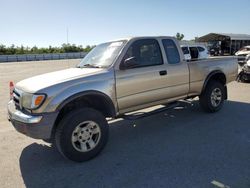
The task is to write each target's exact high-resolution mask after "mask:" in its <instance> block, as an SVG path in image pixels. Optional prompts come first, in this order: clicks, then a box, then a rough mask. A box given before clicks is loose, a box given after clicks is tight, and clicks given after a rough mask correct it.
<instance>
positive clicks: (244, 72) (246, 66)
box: [237, 55, 250, 82]
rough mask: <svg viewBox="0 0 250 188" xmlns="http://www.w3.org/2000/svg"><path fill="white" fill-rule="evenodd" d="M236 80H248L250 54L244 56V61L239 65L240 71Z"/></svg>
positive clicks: (249, 76) (249, 75)
mask: <svg viewBox="0 0 250 188" xmlns="http://www.w3.org/2000/svg"><path fill="white" fill-rule="evenodd" d="M237 81H238V82H246V81H250V55H247V57H246V63H245V64H244V65H243V66H242V67H241V71H240V73H239V74H238V77H237Z"/></svg>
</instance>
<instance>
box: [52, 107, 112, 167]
mask: <svg viewBox="0 0 250 188" xmlns="http://www.w3.org/2000/svg"><path fill="white" fill-rule="evenodd" d="M86 121H93V122H95V123H96V124H97V125H98V126H99V128H98V130H99V131H100V135H99V136H100V138H99V141H98V143H96V146H95V147H94V148H93V149H91V150H90V151H85V152H82V151H78V150H77V149H76V148H75V147H76V145H74V144H73V143H72V136H73V131H75V129H76V127H77V126H79V124H81V123H82V122H86ZM108 135H109V126H108V123H107V121H106V119H105V117H104V116H103V115H102V114H101V113H100V112H99V111H96V110H94V109H92V108H82V109H76V110H74V111H72V112H70V113H68V114H67V115H66V116H65V117H64V118H63V119H62V120H61V121H60V123H59V125H58V127H57V130H56V133H55V143H56V147H57V149H58V151H59V152H60V153H61V154H62V155H63V156H64V157H65V158H67V159H70V160H72V161H75V162H83V161H87V160H90V159H92V158H93V157H95V156H96V155H97V154H99V153H100V152H101V151H102V149H103V148H104V146H105V145H106V143H107V141H108ZM77 137H78V136H77ZM76 142H78V141H76ZM79 143H80V142H79ZM79 145H81V144H79ZM87 146H88V147H90V145H87Z"/></svg>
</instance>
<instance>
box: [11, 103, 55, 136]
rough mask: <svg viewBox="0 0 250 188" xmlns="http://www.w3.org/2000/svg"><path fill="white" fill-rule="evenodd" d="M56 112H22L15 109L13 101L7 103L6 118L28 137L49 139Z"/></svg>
mask: <svg viewBox="0 0 250 188" xmlns="http://www.w3.org/2000/svg"><path fill="white" fill-rule="evenodd" d="M57 115H58V112H53V113H43V114H39V115H33V114H27V113H23V112H21V111H19V110H17V109H16V107H15V105H14V102H13V101H12V100H11V101H10V102H9V103H8V120H9V121H10V122H11V123H12V125H13V126H14V128H15V129H16V130H17V131H18V132H20V133H22V134H25V135H27V136H29V137H32V138H36V139H49V138H50V137H51V133H52V128H53V125H54V123H55V120H56V117H57Z"/></svg>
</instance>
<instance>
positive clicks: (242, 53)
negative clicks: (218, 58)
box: [235, 51, 250, 55]
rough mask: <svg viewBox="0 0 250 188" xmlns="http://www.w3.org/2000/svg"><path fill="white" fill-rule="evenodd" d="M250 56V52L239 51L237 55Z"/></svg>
mask: <svg viewBox="0 0 250 188" xmlns="http://www.w3.org/2000/svg"><path fill="white" fill-rule="evenodd" d="M248 54H250V51H238V52H236V53H235V55H248Z"/></svg>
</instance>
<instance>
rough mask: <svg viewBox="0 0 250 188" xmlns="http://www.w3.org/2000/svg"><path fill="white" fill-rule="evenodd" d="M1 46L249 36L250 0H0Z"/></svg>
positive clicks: (84, 44) (40, 45)
mask: <svg viewBox="0 0 250 188" xmlns="http://www.w3.org/2000/svg"><path fill="white" fill-rule="evenodd" d="M0 18H1V22H0V44H4V45H11V44H15V45H21V44H22V45H24V46H30V47H31V46H34V45H36V46H39V47H47V46H49V45H52V46H60V45H61V44H62V43H66V41H67V34H66V33H67V28H68V31H69V42H70V43H74V44H77V45H83V46H86V45H88V44H90V45H93V44H98V43H100V42H105V41H107V40H112V39H116V38H121V37H125V36H134V35H136V36H138V35H168V36H173V35H175V34H176V33H177V32H180V33H183V34H184V35H185V39H187V40H189V39H193V38H194V37H196V36H202V35H205V34H207V33H209V32H223V33H242V34H250V1H249V0H241V1H230V0H221V1H219V0H209V1H201V0H188V1H181V0H151V1H149V0H144V1H142V0H99V1H98V0H88V1H87V0H86V1H85V0H71V1H70V0H40V1H38V0H5V1H4V0H0Z"/></svg>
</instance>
